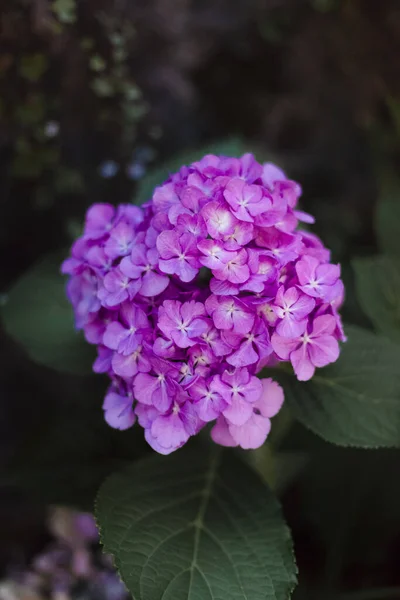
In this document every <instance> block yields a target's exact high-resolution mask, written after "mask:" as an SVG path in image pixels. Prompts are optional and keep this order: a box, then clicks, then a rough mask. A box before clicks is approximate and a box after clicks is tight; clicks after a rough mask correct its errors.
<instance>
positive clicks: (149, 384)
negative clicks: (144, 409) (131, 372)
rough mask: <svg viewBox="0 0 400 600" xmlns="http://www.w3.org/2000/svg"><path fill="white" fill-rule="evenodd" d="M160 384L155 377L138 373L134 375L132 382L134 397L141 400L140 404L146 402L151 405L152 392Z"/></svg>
mask: <svg viewBox="0 0 400 600" xmlns="http://www.w3.org/2000/svg"><path fill="white" fill-rule="evenodd" d="M159 386H160V383H159V381H158V379H157V377H152V376H151V375H148V374H147V373H139V374H138V375H137V376H136V377H135V381H134V384H133V393H134V396H135V399H136V400H138V401H139V402H141V403H142V404H147V405H148V406H151V405H152V404H153V399H152V397H153V393H154V392H155V391H156V390H157V388H158V387H159Z"/></svg>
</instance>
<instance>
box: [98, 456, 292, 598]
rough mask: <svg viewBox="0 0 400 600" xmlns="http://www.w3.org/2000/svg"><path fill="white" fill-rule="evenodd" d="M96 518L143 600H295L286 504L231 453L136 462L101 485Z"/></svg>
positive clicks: (107, 546)
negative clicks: (282, 507) (291, 599)
mask: <svg viewBox="0 0 400 600" xmlns="http://www.w3.org/2000/svg"><path fill="white" fill-rule="evenodd" d="M96 516H97V521H98V524H99V526H100V532H101V538H102V541H103V544H104V547H105V550H106V551H107V552H109V553H111V554H112V555H113V556H114V558H115V563H116V566H117V568H118V569H119V572H120V575H121V577H122V579H123V580H124V582H125V584H126V585H127V587H128V589H129V590H130V592H131V593H132V595H133V598H134V599H135V600H155V599H156V598H159V599H161V598H162V599H163V600H286V599H288V598H289V597H290V593H291V591H292V589H293V588H294V586H295V583H296V566H295V562H294V558H293V553H292V543H291V540H290V534H289V531H288V529H287V527H286V525H285V523H284V521H283V518H282V515H281V511H280V508H279V506H278V503H277V501H276V500H275V498H274V496H273V494H272V493H271V491H270V490H269V488H268V487H267V486H266V485H265V484H264V483H263V482H262V481H261V480H260V479H259V478H258V476H257V475H256V474H255V473H254V472H253V471H252V469H251V468H250V467H247V466H246V465H245V464H244V463H242V461H241V460H239V459H238V458H235V457H234V453H233V452H232V451H231V452H229V451H227V452H219V451H217V452H216V454H214V455H212V454H211V453H210V454H209V453H208V452H201V453H199V454H193V453H192V452H190V451H189V452H188V451H186V450H181V451H179V452H177V453H176V454H175V455H173V456H169V457H162V456H154V457H151V458H150V459H148V460H143V461H140V462H138V463H135V464H133V465H132V466H130V467H129V468H127V469H126V470H125V471H123V472H121V473H120V474H116V475H113V476H111V477H110V478H109V479H108V480H107V481H106V482H105V484H104V485H103V486H102V488H101V489H100V493H99V496H98V501H97V510H96Z"/></svg>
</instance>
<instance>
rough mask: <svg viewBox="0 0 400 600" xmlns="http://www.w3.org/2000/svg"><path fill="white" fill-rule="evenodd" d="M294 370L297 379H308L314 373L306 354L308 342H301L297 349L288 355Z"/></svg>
mask: <svg viewBox="0 0 400 600" xmlns="http://www.w3.org/2000/svg"><path fill="white" fill-rule="evenodd" d="M290 360H291V362H292V365H293V369H294V372H295V373H296V377H297V379H298V380H299V381H308V380H309V379H311V377H312V376H313V375H314V373H315V367H314V365H313V364H312V362H311V361H310V358H309V355H308V344H301V346H300V348H298V350H295V351H294V352H292V353H291V355H290Z"/></svg>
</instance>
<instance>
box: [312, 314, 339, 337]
mask: <svg viewBox="0 0 400 600" xmlns="http://www.w3.org/2000/svg"><path fill="white" fill-rule="evenodd" d="M335 329H336V319H335V317H334V316H333V315H321V316H320V317H316V318H315V319H314V322H313V330H312V335H311V337H312V338H314V337H318V336H320V335H331V334H333V332H334V331H335Z"/></svg>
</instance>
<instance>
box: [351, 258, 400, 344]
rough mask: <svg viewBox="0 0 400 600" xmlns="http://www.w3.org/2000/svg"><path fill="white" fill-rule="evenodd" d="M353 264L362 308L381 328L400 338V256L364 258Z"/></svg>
mask: <svg viewBox="0 0 400 600" xmlns="http://www.w3.org/2000/svg"><path fill="white" fill-rule="evenodd" d="M353 266H354V271H355V274H356V288H357V297H358V301H359V303H360V306H361V308H362V309H363V311H364V312H365V314H366V315H367V316H368V317H369V319H370V320H371V322H372V323H373V324H374V327H375V329H376V330H377V331H380V332H382V333H383V334H385V335H386V336H387V337H389V338H390V339H392V340H393V341H396V342H400V258H399V259H395V258H390V257H386V256H374V257H369V258H361V259H357V260H355V261H353Z"/></svg>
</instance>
